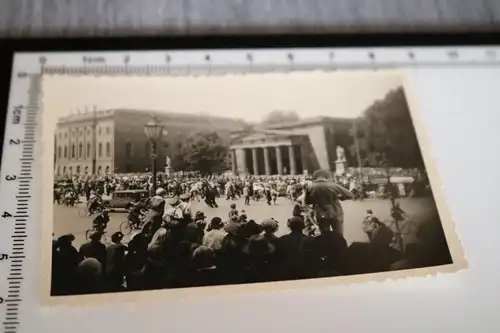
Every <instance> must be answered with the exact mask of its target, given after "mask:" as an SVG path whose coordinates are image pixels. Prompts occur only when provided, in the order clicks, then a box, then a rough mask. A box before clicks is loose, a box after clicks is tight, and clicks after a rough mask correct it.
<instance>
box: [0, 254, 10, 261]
mask: <svg viewBox="0 0 500 333" xmlns="http://www.w3.org/2000/svg"><path fill="white" fill-rule="evenodd" d="M4 259H9V255H8V254H7V253H0V261H2V260H4Z"/></svg>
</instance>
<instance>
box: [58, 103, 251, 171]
mask: <svg viewBox="0 0 500 333" xmlns="http://www.w3.org/2000/svg"><path fill="white" fill-rule="evenodd" d="M153 115H154V116H156V117H157V119H158V121H159V122H161V123H162V124H163V126H164V129H165V132H166V136H163V137H162V139H161V140H160V141H159V142H158V143H157V159H156V166H157V170H159V171H161V170H163V169H164V167H165V157H166V156H167V155H168V153H169V149H170V148H171V147H172V146H175V145H176V144H178V143H179V142H180V141H182V140H183V138H185V137H186V136H187V135H190V133H194V132H197V131H204V130H212V131H216V132H217V133H219V134H220V135H221V136H222V137H224V136H227V138H228V140H229V133H230V131H231V130H235V129H242V128H244V127H245V124H244V123H243V122H242V121H238V120H233V119H230V118H220V117H212V116H206V115H195V114H180V113H173V112H158V111H143V110H128V109H118V110H105V111H98V112H95V113H92V112H88V113H81V114H76V115H70V116H67V117H63V118H60V119H59V121H58V123H57V128H56V133H55V158H54V159H55V173H56V175H63V174H73V175H75V174H91V173H92V162H93V157H94V153H95V157H96V173H97V174H101V175H104V174H106V173H132V172H147V171H150V170H151V145H150V143H149V142H148V140H147V137H146V134H145V132H144V125H145V124H146V122H147V121H148V120H149V119H150V118H151V116H153ZM94 124H95V138H94ZM94 149H95V150H94Z"/></svg>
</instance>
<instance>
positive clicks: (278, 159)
mask: <svg viewBox="0 0 500 333" xmlns="http://www.w3.org/2000/svg"><path fill="white" fill-rule="evenodd" d="M276 163H277V166H278V175H282V174H283V158H282V156H281V147H280V146H277V147H276Z"/></svg>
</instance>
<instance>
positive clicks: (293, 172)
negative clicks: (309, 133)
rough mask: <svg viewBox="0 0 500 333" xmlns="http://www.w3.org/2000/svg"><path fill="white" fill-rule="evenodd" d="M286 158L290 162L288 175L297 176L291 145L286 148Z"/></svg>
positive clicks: (293, 151)
mask: <svg viewBox="0 0 500 333" xmlns="http://www.w3.org/2000/svg"><path fill="white" fill-rule="evenodd" d="M288 158H289V160H290V174H291V175H295V174H297V164H296V161H295V150H294V149H293V145H292V146H288Z"/></svg>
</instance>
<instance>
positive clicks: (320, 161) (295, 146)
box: [230, 117, 354, 175]
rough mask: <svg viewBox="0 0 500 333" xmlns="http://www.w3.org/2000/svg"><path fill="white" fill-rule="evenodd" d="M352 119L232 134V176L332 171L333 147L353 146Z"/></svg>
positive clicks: (307, 121) (321, 120) (320, 120)
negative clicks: (319, 170)
mask: <svg viewBox="0 0 500 333" xmlns="http://www.w3.org/2000/svg"><path fill="white" fill-rule="evenodd" d="M352 126H353V119H346V118H331V117H318V118H311V119H304V120H301V121H297V122H293V123H283V124H274V125H269V126H265V127H255V128H252V129H251V130H245V131H238V132H233V133H232V136H231V146H230V154H231V162H232V172H233V173H234V174H239V175H246V174H251V175H282V174H289V175H297V174H304V173H309V174H310V173H312V172H313V171H314V170H317V169H326V170H332V171H334V169H335V160H336V158H337V156H336V147H337V146H338V145H340V146H342V147H344V148H345V151H346V152H347V156H346V157H347V159H348V161H352V156H350V154H349V150H350V149H349V148H350V147H351V146H352V145H353V144H354V139H353V135H352Z"/></svg>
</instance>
